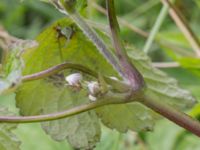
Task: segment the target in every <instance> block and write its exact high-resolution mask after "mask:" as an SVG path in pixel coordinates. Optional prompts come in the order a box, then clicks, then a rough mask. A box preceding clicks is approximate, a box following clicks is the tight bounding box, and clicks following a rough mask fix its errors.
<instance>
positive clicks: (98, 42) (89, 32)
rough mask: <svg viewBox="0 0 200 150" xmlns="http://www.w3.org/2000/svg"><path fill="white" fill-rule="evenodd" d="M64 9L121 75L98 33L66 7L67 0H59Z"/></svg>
mask: <svg viewBox="0 0 200 150" xmlns="http://www.w3.org/2000/svg"><path fill="white" fill-rule="evenodd" d="M60 2H61V4H62V5H63V7H64V9H65V11H66V12H67V13H68V14H69V17H70V18H71V19H72V20H73V21H74V22H75V23H76V24H77V25H78V26H79V27H80V29H81V30H82V31H83V33H84V34H85V35H86V36H87V37H88V38H89V39H90V40H91V41H92V42H93V43H94V45H95V46H96V47H97V49H98V50H99V52H100V53H101V54H102V55H103V56H104V57H105V58H106V60H107V61H108V62H109V63H110V64H111V65H112V66H113V68H114V69H115V70H116V71H117V72H118V73H119V75H121V77H123V72H122V69H121V68H120V66H119V63H118V62H117V60H116V58H115V57H114V55H113V54H112V53H111V51H110V50H109V48H108V47H107V46H106V44H105V43H104V41H103V40H102V39H101V38H100V37H99V36H98V34H97V33H96V32H95V31H94V30H93V29H92V28H90V26H89V25H88V24H87V23H86V21H85V20H84V19H83V18H82V17H81V16H80V14H79V13H78V12H76V10H75V9H73V8H69V7H68V2H67V1H63V0H60Z"/></svg>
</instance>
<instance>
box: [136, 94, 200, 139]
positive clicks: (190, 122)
mask: <svg viewBox="0 0 200 150" xmlns="http://www.w3.org/2000/svg"><path fill="white" fill-rule="evenodd" d="M139 102H141V103H142V104H144V105H146V106H147V107H149V108H151V109H152V110H154V111H155V112H157V113H159V114H161V115H162V116H164V117H165V118H167V119H169V120H171V121H172V122H174V123H176V124H177V125H179V126H181V127H183V128H185V129H187V130H188V131H190V132H192V133H193V134H195V135H197V136H199V137H200V122H198V121H197V120H195V119H193V118H192V117H190V116H188V115H187V114H185V113H183V112H180V111H178V110H177V109H175V108H173V107H171V106H169V105H167V104H165V103H162V101H156V100H153V99H149V97H147V96H145V95H144V99H143V100H141V101H139Z"/></svg>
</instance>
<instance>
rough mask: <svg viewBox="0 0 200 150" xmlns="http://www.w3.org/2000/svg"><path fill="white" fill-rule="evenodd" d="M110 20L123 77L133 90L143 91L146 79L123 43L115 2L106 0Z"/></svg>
mask: <svg viewBox="0 0 200 150" xmlns="http://www.w3.org/2000/svg"><path fill="white" fill-rule="evenodd" d="M106 4H107V13H108V20H109V25H110V30H111V35H112V41H113V46H114V48H115V51H116V54H117V57H118V59H119V62H120V65H121V68H122V69H123V77H124V79H126V80H127V81H128V83H129V84H130V86H131V87H132V90H134V91H135V90H141V88H142V87H143V86H144V79H143V77H142V75H141V74H140V73H139V71H138V70H137V69H136V67H135V66H134V65H133V64H132V63H131V62H130V60H129V58H128V56H127V53H126V50H125V48H124V45H123V42H122V40H121V39H120V29H119V25H118V22H117V17H116V14H115V7H114V0H106Z"/></svg>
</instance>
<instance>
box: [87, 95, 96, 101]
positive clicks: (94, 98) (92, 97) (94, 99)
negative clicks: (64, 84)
mask: <svg viewBox="0 0 200 150" xmlns="http://www.w3.org/2000/svg"><path fill="white" fill-rule="evenodd" d="M88 98H89V99H90V100H91V101H92V102H94V101H96V100H97V98H96V97H94V96H92V95H89V96H88Z"/></svg>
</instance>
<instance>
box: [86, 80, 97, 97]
mask: <svg viewBox="0 0 200 150" xmlns="http://www.w3.org/2000/svg"><path fill="white" fill-rule="evenodd" d="M87 86H88V90H89V93H90V94H91V95H97V94H98V93H99V92H100V86H99V83H98V82H96V81H92V82H89V83H88V85H87Z"/></svg>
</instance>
